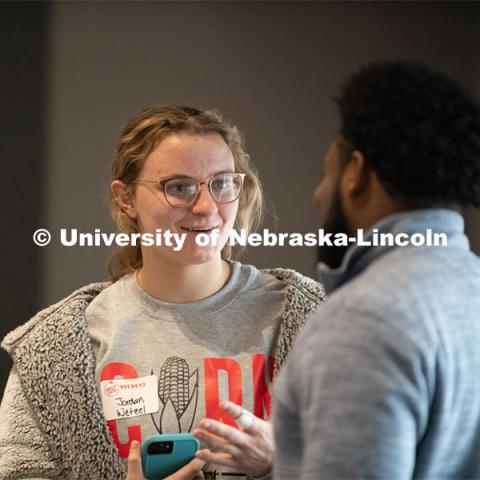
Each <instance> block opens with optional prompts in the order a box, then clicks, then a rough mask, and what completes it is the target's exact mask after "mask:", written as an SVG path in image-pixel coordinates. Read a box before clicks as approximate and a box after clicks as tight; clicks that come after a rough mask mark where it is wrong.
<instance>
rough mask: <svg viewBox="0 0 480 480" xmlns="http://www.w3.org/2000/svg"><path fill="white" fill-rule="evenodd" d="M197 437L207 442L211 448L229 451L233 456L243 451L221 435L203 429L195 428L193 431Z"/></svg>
mask: <svg viewBox="0 0 480 480" xmlns="http://www.w3.org/2000/svg"><path fill="white" fill-rule="evenodd" d="M193 434H194V435H195V437H197V438H198V439H199V440H202V441H203V442H205V443H206V444H207V446H208V448H210V449H211V450H215V451H216V452H224V453H228V454H229V455H231V456H234V457H235V456H238V455H239V454H240V453H241V450H240V449H239V448H238V447H237V446H236V445H234V444H233V443H231V442H227V441H225V440H224V439H222V438H221V437H218V436H216V435H212V434H210V433H208V432H206V431H204V430H202V429H199V428H197V429H195V430H194V431H193Z"/></svg>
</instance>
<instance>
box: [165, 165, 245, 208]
mask: <svg viewBox="0 0 480 480" xmlns="http://www.w3.org/2000/svg"><path fill="white" fill-rule="evenodd" d="M209 187H210V192H211V194H212V197H213V198H214V200H215V201H216V202H219V203H229V202H233V201H235V200H236V199H237V198H238V196H239V195H240V191H241V189H242V177H241V175H240V174H238V173H236V172H231V173H230V172H227V173H220V174H218V175H215V176H214V177H212V178H211V179H210V181H209ZM164 188H165V195H166V198H167V201H168V203H169V204H170V205H172V206H174V207H180V206H186V205H189V204H190V203H192V202H193V201H194V199H195V197H196V196H197V195H198V191H199V190H200V184H199V183H198V182H197V181H196V180H195V179H193V178H189V177H179V178H173V179H172V180H169V181H168V182H166V183H165V185H164Z"/></svg>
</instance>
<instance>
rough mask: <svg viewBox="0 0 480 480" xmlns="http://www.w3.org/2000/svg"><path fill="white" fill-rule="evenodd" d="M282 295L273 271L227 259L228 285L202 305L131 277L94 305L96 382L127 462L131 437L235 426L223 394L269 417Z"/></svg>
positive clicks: (219, 472) (222, 471)
mask: <svg viewBox="0 0 480 480" xmlns="http://www.w3.org/2000/svg"><path fill="white" fill-rule="evenodd" d="M285 293H286V286H285V284H284V283H283V282H281V281H280V280H278V279H277V278H275V277H273V276H272V275H270V274H267V273H264V272H260V271H259V270H257V269H256V268H255V267H253V266H250V265H242V264H240V263H238V262H233V263H232V274H231V277H230V279H229V281H228V283H227V284H226V285H225V286H224V288H222V289H221V290H220V291H219V292H217V293H216V294H214V295H212V296H210V297H208V298H206V299H203V300H200V301H198V302H194V303H189V304H172V303H165V302H161V301H159V300H157V299H155V298H153V297H151V296H150V295H148V294H147V293H146V292H145V291H144V290H143V289H142V288H141V287H140V286H139V285H138V283H137V280H136V277H135V275H129V276H126V277H123V278H122V279H120V280H118V281H117V282H116V283H114V284H113V285H111V286H110V287H108V288H106V289H105V290H104V291H102V292H101V293H100V294H99V295H98V296H97V297H96V298H95V299H94V300H93V301H92V302H91V304H90V305H89V306H88V308H87V310H86V320H87V325H88V329H89V333H90V337H91V341H92V347H93V352H94V355H95V358H96V372H95V373H96V382H97V385H98V389H99V392H100V397H101V399H102V403H103V408H104V414H105V418H106V419H107V423H108V426H109V428H110V430H111V432H112V435H113V438H114V440H115V443H116V446H117V449H118V452H119V455H120V456H121V457H122V458H123V459H124V461H125V462H126V458H127V456H128V452H129V449H130V443H131V442H132V440H138V441H140V442H141V441H142V440H144V439H145V438H147V437H148V436H149V435H153V434H157V433H180V432H191V431H193V429H195V428H196V427H197V426H198V423H199V421H200V420H201V419H202V418H204V417H209V418H213V419H216V420H219V421H223V422H224V423H226V424H228V425H231V426H234V427H237V425H236V423H235V421H234V420H232V419H231V418H230V417H229V416H228V415H227V414H226V413H224V412H223V411H222V410H221V409H220V407H219V404H220V403H221V402H222V401H225V400H231V401H233V402H235V403H237V404H239V405H241V406H243V407H244V408H246V409H248V410H250V411H252V412H254V414H255V415H257V416H258V417H260V418H264V419H267V418H269V416H270V383H271V380H272V376H273V366H274V360H273V356H274V354H275V344H276V339H277V337H278V331H279V328H280V321H281V315H282V313H283V310H284V308H285V302H286V296H285ZM228 473H229V474H228ZM241 473H243V472H235V471H233V470H232V469H228V468H223V467H218V466H215V465H207V467H206V473H205V477H206V480H209V479H221V478H232V476H234V477H235V478H239V479H241V478H244V476H242V475H240V474H241ZM232 474H233V475H232ZM235 474H236V475H235Z"/></svg>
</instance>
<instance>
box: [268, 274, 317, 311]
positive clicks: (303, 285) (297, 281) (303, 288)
mask: <svg viewBox="0 0 480 480" xmlns="http://www.w3.org/2000/svg"><path fill="white" fill-rule="evenodd" d="M261 271H262V272H263V273H267V274H270V275H272V276H274V277H275V278H277V279H278V280H280V281H282V282H285V283H286V285H287V286H288V287H289V290H290V291H291V294H293V296H297V297H298V298H299V299H302V298H303V299H304V301H306V302H312V303H314V304H315V305H320V303H322V302H323V301H325V297H326V294H325V289H324V288H323V286H322V285H321V284H320V283H319V282H317V281H316V280H314V279H313V278H310V277H307V276H305V275H302V274H301V273H298V272H297V271H295V270H292V269H289V268H270V269H264V270H261Z"/></svg>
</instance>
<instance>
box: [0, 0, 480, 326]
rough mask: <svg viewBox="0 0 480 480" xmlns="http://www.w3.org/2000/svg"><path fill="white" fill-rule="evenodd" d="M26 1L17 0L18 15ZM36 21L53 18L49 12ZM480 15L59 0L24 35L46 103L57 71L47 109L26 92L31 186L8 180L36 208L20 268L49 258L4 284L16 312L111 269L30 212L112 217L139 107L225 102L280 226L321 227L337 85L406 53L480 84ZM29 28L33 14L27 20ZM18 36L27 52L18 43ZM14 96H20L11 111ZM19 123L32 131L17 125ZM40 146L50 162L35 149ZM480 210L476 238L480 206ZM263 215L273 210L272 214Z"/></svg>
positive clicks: (91, 220) (70, 221) (378, 7)
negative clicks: (318, 186)
mask: <svg viewBox="0 0 480 480" xmlns="http://www.w3.org/2000/svg"><path fill="white" fill-rule="evenodd" d="M15 8H17V9H18V10H17V11H19V10H22V11H23V12H24V13H25V18H30V17H32V15H33V12H34V11H36V10H35V9H37V10H38V9H41V7H39V6H36V7H35V6H32V5H30V4H19V5H18V7H15ZM15 8H13V7H12V8H11V11H8V12H7V15H10V16H12V15H13V17H14V14H13V13H12V11H13V10H15ZM5 11H6V10H5ZM13 17H12V18H13ZM5 18H6V17H5ZM35 18H36V17H35ZM4 21H5V23H8V19H5V20H4ZM40 24H42V25H44V24H45V22H44V21H43V20H42V17H40ZM479 27H480V5H479V4H476V3H465V2H457V3H456V2H440V3H436V2H406V3H403V2H385V3H383V2H371V3H366V2H352V3H348V2H338V3H335V2H332V3H330V2H318V3H317V2H306V3H302V2H279V3H276V2H252V3H250V2H219V3H210V2H192V3H190V2H176V3H168V2H158V3H157V2H132V3H129V2H104V3H103V2H92V3H90V2H59V3H54V4H51V5H50V11H49V15H48V32H47V33H48V35H43V36H42V35H40V36H41V38H40V39H37V38H36V37H35V34H34V33H32V32H35V31H36V30H35V29H33V30H32V32H30V33H29V34H28V35H26V37H24V38H23V41H24V42H25V45H27V46H28V48H30V49H32V51H35V49H39V50H41V51H40V52H38V55H37V57H36V59H35V60H34V61H33V66H31V68H32V69H33V70H35V72H33V71H32V72H31V74H30V77H31V76H32V75H33V77H34V78H35V79H37V78H38V79H39V84H36V83H34V82H32V78H30V79H29V80H30V83H29V86H30V88H32V85H33V84H35V85H36V88H38V89H39V91H37V96H36V100H35V101H34V105H36V103H35V102H38V103H39V106H40V107H41V105H42V101H43V100H42V98H43V97H42V93H41V90H42V88H41V86H42V85H43V83H42V82H43V81H42V78H43V76H44V74H45V73H46V76H47V77H46V79H47V80H46V81H47V83H46V87H47V88H46V96H45V99H46V107H47V108H46V114H45V115H44V116H41V118H40V119H37V117H36V116H35V115H36V114H38V112H40V111H42V108H36V107H33V106H32V105H29V107H30V110H28V109H26V110H25V111H30V112H31V111H32V110H33V114H32V117H31V118H29V119H28V121H29V122H31V123H32V124H35V125H37V124H38V129H32V128H30V133H31V134H32V135H33V137H34V138H36V139H37V143H38V145H36V144H35V141H33V142H31V141H30V139H29V141H28V142H25V143H26V145H22V148H26V149H30V150H29V151H31V150H33V151H38V152H39V156H38V158H37V157H33V156H30V157H28V155H26V156H24V155H20V158H22V159H25V160H24V162H23V163H22V162H17V163H15V164H14V167H12V170H14V172H13V178H18V179H19V178H20V177H23V176H26V177H28V178H29V180H28V181H29V182H30V188H26V185H25V184H19V183H17V184H16V186H13V185H12V186H10V187H9V188H11V190H12V192H14V193H13V194H15V192H17V196H20V197H22V198H21V199H20V200H19V203H20V205H24V206H26V207H27V206H30V203H31V202H33V203H34V204H35V205H33V206H32V208H31V209H30V208H25V209H24V210H28V212H26V211H22V215H26V217H25V219H26V220H24V218H23V217H19V216H18V211H11V212H10V215H11V217H13V219H12V221H15V220H16V223H17V224H18V225H20V226H21V228H23V229H24V230H23V236H22V241H23V242H24V244H25V245H21V244H20V243H19V244H18V245H16V248H15V250H12V251H11V252H10V256H11V258H18V256H19V255H21V254H22V253H21V252H27V253H26V254H25V255H26V256H25V267H26V266H27V264H28V265H30V266H31V267H30V268H28V269H27V268H25V270H23V269H20V270H19V269H18V268H17V265H18V264H16V265H15V267H13V266H11V267H9V268H10V269H11V270H13V269H15V272H14V273H15V274H16V275H17V276H19V277H21V278H22V280H24V277H26V276H28V275H29V274H30V272H31V271H33V272H35V271H36V265H37V264H38V262H41V272H40V276H37V275H35V274H34V275H33V278H31V279H29V282H30V284H29V287H28V292H25V291H24V290H21V289H20V288H18V289H17V290H18V291H19V292H21V298H18V297H15V296H11V298H9V299H6V303H7V304H8V305H7V310H8V309H10V311H11V312H14V314H13V315H11V318H14V319H15V322H16V321H17V319H18V321H20V320H22V321H23V320H24V318H26V317H27V315H26V313H27V312H29V311H30V310H31V308H30V307H29V306H28V305H32V304H42V305H47V304H48V303H50V302H53V301H55V300H58V299H59V298H61V297H62V296H64V295H66V294H67V293H68V292H70V291H71V290H72V289H74V288H76V287H79V286H81V285H83V284H85V283H87V282H91V281H96V280H99V279H102V278H105V276H106V275H105V263H106V257H107V255H108V250H106V249H99V248H84V249H79V248H72V249H69V248H66V247H60V246H59V242H58V241H55V239H54V241H53V242H52V244H51V245H50V246H49V247H46V248H44V249H43V250H41V249H38V248H37V249H33V247H32V245H31V240H30V239H31V232H33V224H34V223H35V222H34V221H33V220H34V219H36V218H38V216H39V208H40V206H41V205H43V206H44V209H43V210H42V217H41V218H42V219H43V225H44V226H45V227H48V228H50V229H51V230H52V232H53V233H54V235H56V234H57V232H58V230H59V229H60V228H61V227H66V228H68V227H76V228H79V229H80V230H82V231H93V229H94V228H97V227H98V228H102V229H103V230H106V231H110V230H112V229H113V227H112V225H111V223H110V221H109V218H108V213H107V211H106V208H105V207H104V204H103V200H104V196H105V193H106V189H107V183H108V178H109V173H108V169H109V162H110V159H111V156H112V151H113V148H114V144H115V141H116V136H117V133H118V131H119V129H120V127H121V125H122V124H123V123H124V122H125V121H126V120H127V119H128V118H129V117H130V116H131V115H133V114H135V113H136V112H138V111H139V110H140V109H142V108H144V107H146V106H150V105H153V104H157V103H161V102H178V103H183V104H191V105H194V106H199V107H204V108H217V109H219V110H220V111H222V112H223V113H225V114H226V115H227V116H228V117H230V118H231V119H232V120H233V121H234V122H235V123H237V124H238V125H239V126H240V128H241V129H242V130H243V132H244V134H245V136H246V140H247V147H248V150H249V153H250V155H251V157H252V158H253V160H254V162H255V163H256V165H257V166H258V168H259V171H260V174H261V176H262V179H263V181H264V185H265V190H266V193H267V195H268V198H269V199H270V201H271V202H272V203H273V204H274V205H275V210H276V212H277V215H278V222H277V223H278V226H277V228H278V231H282V232H294V231H298V232H307V231H313V229H314V228H315V226H316V212H315V210H314V207H313V205H312V199H311V196H312V191H313V189H314V186H315V183H316V180H317V178H316V177H317V172H318V171H319V169H320V162H321V159H322V157H323V154H324V151H325V149H326V147H327V145H328V142H329V140H330V138H331V137H332V135H333V134H334V133H335V131H336V127H337V124H336V121H337V117H336V112H335V108H334V105H333V102H332V101H331V98H332V97H333V96H334V95H335V93H336V92H337V88H338V85H339V83H340V82H342V81H343V80H344V79H345V77H346V76H347V75H348V74H349V73H350V72H351V71H353V70H354V69H356V68H357V67H358V65H359V64H361V63H362V62H365V61H368V60H371V59H380V58H381V59H400V58H409V59H416V60H420V61H423V62H426V63H428V64H430V65H432V66H434V67H436V68H439V69H442V70H444V71H446V72H449V73H451V74H453V75H454V76H456V77H457V78H459V79H460V80H462V81H463V82H465V83H466V84H468V85H469V86H471V87H472V88H475V89H477V90H478V91H480V78H479V73H480V62H479V60H480V36H479V33H478V32H479V30H480V28H479ZM21 28H22V29H24V30H31V28H30V26H29V24H28V21H27V20H25V23H22V24H21ZM12 32H13V30H12ZM2 35H4V33H3V31H2ZM45 41H47V45H48V50H47V51H48V62H45V52H44V51H43V49H42V46H43V45H44V44H45ZM9 48H10V50H13V52H14V53H10V55H12V56H14V57H15V56H17V57H18V53H17V46H13V47H9ZM25 48H27V47H25ZM7 55H8V53H7ZM22 58H24V57H22ZM12 65H13V67H12V69H11V72H10V74H9V81H10V82H11V83H12V84H14V87H13V89H14V93H15V95H16V96H17V97H23V96H22V94H21V93H20V92H21V90H22V89H26V88H27V87H24V86H23V84H22V83H21V82H22V81H24V82H27V78H22V80H21V81H20V83H19V84H18V86H17V84H16V82H15V77H16V72H17V71H18V70H19V69H20V71H21V67H20V66H18V67H17V66H15V65H14V64H12ZM37 67H38V70H39V72H38V75H37V73H36V68H37ZM45 69H47V70H46V72H44V70H45ZM25 76H27V77H28V75H24V77H25ZM19 90H20V92H19ZM2 95H4V96H5V98H8V94H6V93H5V92H3V93H2ZM15 110H16V108H15V105H10V106H9V109H8V111H9V112H12V114H15ZM19 117H21V118H23V117H22V113H20V114H19ZM21 121H25V119H22V120H21ZM12 129H13V130H15V128H12ZM8 136H9V137H10V136H12V138H20V137H19V135H18V133H17V137H15V135H14V134H13V133H12V134H11V135H8ZM9 141H10V140H9ZM13 143H15V142H13ZM13 143H12V144H13ZM43 144H44V145H43ZM43 147H45V149H44V148H43ZM12 148H13V147H12ZM41 152H45V158H46V164H45V165H42V163H41V162H40V161H39V158H40V157H42V155H41ZM4 158H8V156H4ZM16 158H18V156H17V157H16ZM4 164H5V162H4ZM39 165H40V166H41V167H40V166H39ZM23 170H26V171H23ZM32 185H33V186H32ZM42 191H43V192H44V194H43V195H42ZM19 192H23V196H22V195H19ZM22 202H23V203H22ZM32 212H33V213H32ZM468 218H469V222H470V224H469V232H470V234H471V236H472V239H473V240H474V242H476V243H475V246H476V249H477V251H480V238H479V236H478V234H477V232H478V230H479V229H478V226H479V225H480V221H479V220H478V213H476V212H473V213H471V214H470V215H469V217H468ZM267 225H270V226H272V225H273V220H272V216H270V218H269V219H267ZM28 252H30V253H28ZM29 255H30V256H29ZM314 259H315V250H314V249H313V248H312V249H308V248H303V249H300V248H257V249H252V250H251V251H250V253H249V254H248V255H247V257H246V258H244V260H245V261H250V262H252V263H255V264H256V265H258V266H261V267H264V266H274V265H279V266H288V267H293V268H296V269H297V270H299V271H301V272H303V273H306V274H310V275H311V274H312V272H313V269H312V266H313V263H314ZM12 273H13V272H12ZM20 282H21V280H20V281H19V285H20ZM38 286H40V289H41V291H40V297H38V296H37V293H36V292H37V290H36V288H37V287H38ZM10 290H11V287H10V288H8V289H7V288H6V289H5V290H4V291H10Z"/></svg>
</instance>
